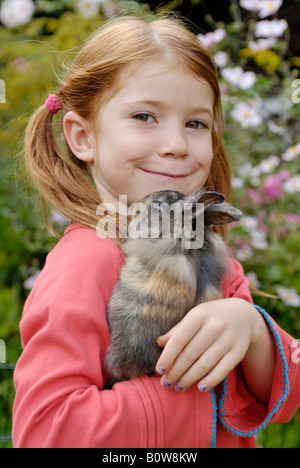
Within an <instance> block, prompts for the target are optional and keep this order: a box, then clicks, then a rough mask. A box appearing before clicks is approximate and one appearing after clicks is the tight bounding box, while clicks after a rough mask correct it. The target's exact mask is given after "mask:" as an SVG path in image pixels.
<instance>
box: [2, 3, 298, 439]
mask: <svg viewBox="0 0 300 468" xmlns="http://www.w3.org/2000/svg"><path fill="white" fill-rule="evenodd" d="M199 2H200V0H193V1H192V4H197V3H199ZM201 2H202V3H205V2H203V1H202V0H201ZM76 4H77V2H76V1H75V0H57V1H37V2H36V6H37V10H36V12H35V15H34V17H33V18H32V19H31V20H30V21H29V22H28V23H27V24H25V25H23V26H19V27H15V28H8V27H4V26H0V43H1V48H0V79H2V80H4V81H5V83H6V103H5V104H0V141H1V154H0V179H1V185H0V232H1V236H0V283H1V290H0V317H1V321H0V338H1V339H3V340H5V342H6V345H7V360H8V362H10V363H15V362H16V361H17V359H18V357H19V355H20V353H21V343H20V338H19V329H18V327H19V321H20V318H21V313H22V308H23V304H24V302H25V300H26V297H27V296H28V293H29V289H27V288H28V287H29V286H28V282H27V283H26V281H27V280H28V278H32V277H34V275H35V274H36V273H37V272H38V271H39V270H41V269H42V267H43V265H44V262H45V258H46V255H47V253H48V252H49V251H50V250H51V249H52V248H53V246H54V245H55V242H56V240H54V239H52V238H51V237H50V235H49V234H48V232H47V230H46V228H45V226H44V224H43V221H42V216H41V212H40V209H39V205H38V203H37V198H36V195H35V193H34V192H33V191H32V189H31V187H30V184H29V183H28V181H27V179H26V177H25V174H24V169H23V163H22V154H21V151H22V139H23V132H24V129H25V126H26V123H27V120H28V118H29V116H30V115H31V114H32V112H33V111H34V110H35V109H36V108H37V107H39V106H40V105H41V104H42V103H43V102H44V100H45V99H46V97H47V95H48V93H52V92H55V89H56V83H57V81H56V75H57V74H58V75H59V74H60V67H59V62H60V61H61V60H65V58H66V59H67V60H69V59H72V58H73V57H74V54H75V53H76V50H77V48H78V46H79V45H80V44H81V43H82V42H83V41H84V40H85V39H86V38H87V37H88V36H89V35H90V34H91V33H93V31H95V30H96V29H97V28H98V27H99V26H100V25H101V24H102V23H103V21H104V20H105V17H104V14H105V11H106V10H105V8H108V7H109V8H110V10H109V11H110V14H111V13H114V12H115V10H116V9H117V8H118V6H119V4H121V6H120V8H119V10H121V11H122V13H126V14H127V13H130V14H138V15H141V14H143V15H151V16H152V15H153V13H152V12H151V11H150V8H149V7H145V6H141V5H140V4H139V3H138V2H130V3H129V2H128V3H127V2H118V1H114V2H106V3H105V4H103V5H102V7H101V8H102V9H101V10H100V12H99V14H98V15H96V16H95V17H93V18H87V17H85V16H83V14H81V13H80V12H79V11H78V8H77V7H76ZM180 4H181V2H180V1H172V2H162V6H161V9H160V10H159V11H158V13H160V12H161V13H164V12H167V11H171V10H172V9H173V8H177V7H180ZM107 11H108V10H107ZM232 13H233V20H232V22H231V23H230V24H223V23H218V24H216V23H215V22H214V20H213V18H211V17H208V16H207V17H206V19H207V21H208V22H209V24H210V25H211V27H212V30H216V29H223V30H224V31H225V32H226V34H225V36H224V37H223V39H222V40H221V41H220V42H216V43H214V44H213V45H211V46H210V47H211V50H212V52H213V53H214V54H216V53H217V52H220V51H222V52H225V53H226V54H227V63H226V65H223V66H220V84H221V88H222V90H223V109H224V115H225V121H226V126H225V135H224V142H225V146H226V148H227V151H228V154H229V157H230V162H231V166H232V175H233V178H234V181H235V186H234V196H233V198H234V200H233V201H234V204H235V205H236V206H239V207H241V209H242V211H243V213H244V218H245V219H247V218H249V220H250V224H249V225H247V223H244V224H243V223H241V224H239V225H238V226H235V227H233V228H232V229H231V231H230V235H229V238H230V244H231V246H232V250H233V254H234V255H235V256H236V257H237V258H239V259H240V260H241V261H242V263H243V266H244V268H245V271H246V273H247V274H251V275H252V276H251V277H252V278H253V277H254V285H255V286H258V287H259V288H260V289H261V290H263V291H265V292H268V293H272V294H278V287H280V286H284V287H285V288H286V289H287V290H291V289H295V290H297V293H298V294H299V293H300V291H299V277H300V234H299V226H300V223H299V220H300V197H299V190H298V191H297V190H296V191H295V192H294V193H290V192H288V191H287V190H286V189H285V188H284V187H286V185H284V184H285V183H288V182H289V181H291V180H292V178H293V177H294V176H296V175H297V174H298V173H299V156H297V157H296V156H295V157H293V158H291V159H290V160H288V158H285V157H284V154H285V153H286V151H287V150H288V149H289V148H291V147H294V150H293V151H294V152H296V150H297V147H296V146H295V145H297V144H298V143H300V141H299V134H300V119H299V114H300V113H299V105H300V104H295V103H292V100H291V96H292V92H293V88H292V87H291V84H292V82H293V80H295V79H296V78H297V77H298V74H297V70H296V68H295V67H294V65H293V64H295V63H297V60H296V61H295V60H293V58H291V57H290V55H289V54H288V39H289V37H288V32H286V33H285V36H284V37H282V38H280V39H279V40H277V41H275V43H274V45H273V46H272V47H270V48H269V49H268V50H264V51H259V52H255V51H253V50H252V49H251V47H249V42H250V41H255V40H256V38H255V37H254V31H255V24H256V21H257V18H255V16H254V15H250V16H249V21H241V16H240V11H239V9H238V2H237V1H233V2H232ZM106 14H107V13H106ZM57 52H59V54H58V57H59V59H57V58H56V57H57ZM237 66H241V67H242V68H243V70H244V71H249V70H250V71H253V72H254V73H255V83H254V84H253V85H252V86H250V87H249V88H244V89H243V88H242V87H241V86H240V84H241V82H238V83H233V82H232V81H230V80H228V79H226V78H225V75H224V69H226V68H230V67H231V68H236V67H237ZM239 103H249V104H250V106H252V107H253V109H254V110H255V111H256V112H257V113H258V114H259V115H260V116H261V120H260V121H259V123H258V124H257V125H256V124H255V125H249V126H242V125H241V123H243V119H242V117H241V119H240V120H238V119H237V118H236V117H234V113H233V111H234V109H235V107H236V105H237V104H239ZM280 103H281V104H280ZM272 106H273V107H272ZM276 106H277V107H276ZM272 109H273V110H272ZM274 109H275V110H274ZM299 154H300V149H299ZM271 155H272V156H276V157H277V158H278V159H277V162H276V164H275V165H273V166H272V165H270V166H269V168H268V165H267V166H265V167H264V168H263V167H262V163H264V162H267V161H268V160H269V159H268V158H269V157H270V156H271ZM246 163H247V165H245V164H246ZM282 171H285V179H284V178H283V172H282ZM271 176H272V177H274V178H275V179H276V180H277V181H278V180H280V184H279V186H278V187H277V189H278V192H277V194H275V195H274V193H273V198H272V193H270V191H269V192H268V185H267V182H268V178H269V177H271ZM271 182H272V181H271ZM291 214H292V215H296V217H294V218H293V221H291V219H292V218H291V216H290V217H289V218H288V217H287V215H291ZM297 217H298V218H297ZM253 220H254V221H256V224H255V227H249V226H253ZM58 228H60V229H61V230H62V229H63V228H61V227H59V226H58ZM257 233H260V234H261V238H260V241H261V242H262V244H261V245H260V246H259V244H258V243H257V239H256V238H255V235H256V234H257ZM252 281H253V280H252ZM255 300H256V302H257V303H259V304H260V305H261V306H262V307H264V308H265V309H266V310H267V311H268V312H269V313H270V314H271V315H272V316H273V317H274V318H275V320H276V321H277V322H278V323H279V324H280V325H281V326H282V327H283V328H284V329H285V330H287V331H288V332H289V333H291V334H292V335H293V336H295V338H298V337H300V318H299V307H296V306H291V305H289V303H288V302H287V300H286V299H285V298H284V297H281V298H280V299H269V298H265V297H260V296H257V297H255ZM12 401H13V384H12V379H11V371H10V370H3V369H2V370H1V369H0V434H7V433H9V432H10V429H11V427H10V426H11V423H10V420H11V407H12ZM0 443H1V442H0ZM259 443H260V444H262V445H263V446H265V447H299V444H300V435H299V414H298V415H296V416H295V417H294V419H293V421H292V422H291V423H290V424H288V425H286V426H281V425H273V426H271V427H270V428H269V429H267V430H266V431H264V433H263V435H262V437H261V438H260V439H259ZM4 446H6V445H5V444H4Z"/></svg>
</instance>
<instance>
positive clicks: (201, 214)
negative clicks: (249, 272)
mask: <svg viewBox="0 0 300 468" xmlns="http://www.w3.org/2000/svg"><path fill="white" fill-rule="evenodd" d="M129 215H130V218H131V221H130V223H129V230H128V231H129V237H130V238H131V239H138V238H143V239H151V240H155V239H164V240H165V241H166V242H165V244H167V240H169V244H170V247H171V246H173V247H175V245H176V246H178V247H180V250H189V249H198V248H201V247H202V245H203V241H204V235H205V229H209V228H210V227H211V226H213V225H222V224H228V223H231V222H233V221H239V220H240V218H241V212H240V211H239V210H237V209H236V208H234V207H233V206H232V205H230V204H229V203H226V202H225V197H224V195H222V194H221V193H217V192H205V191H203V190H199V191H198V192H195V193H193V194H192V195H184V194H182V193H180V192H177V191H172V190H162V191H159V192H154V193H152V194H150V195H147V196H146V197H144V198H143V199H142V200H140V202H138V203H134V204H133V205H131V206H130V208H129Z"/></svg>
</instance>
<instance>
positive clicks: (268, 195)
mask: <svg viewBox="0 0 300 468" xmlns="http://www.w3.org/2000/svg"><path fill="white" fill-rule="evenodd" d="M262 190H263V193H264V195H265V199H266V201H267V202H272V201H275V200H278V199H279V198H280V197H281V196H282V187H281V180H280V179H279V178H278V176H269V177H267V178H266V180H265V183H264V185H263V187H262Z"/></svg>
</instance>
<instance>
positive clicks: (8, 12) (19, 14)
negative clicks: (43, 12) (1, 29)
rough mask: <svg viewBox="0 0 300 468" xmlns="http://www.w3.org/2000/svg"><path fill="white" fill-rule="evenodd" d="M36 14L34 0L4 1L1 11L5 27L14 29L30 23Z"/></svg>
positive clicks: (0, 17)
mask: <svg viewBox="0 0 300 468" xmlns="http://www.w3.org/2000/svg"><path fill="white" fill-rule="evenodd" d="M34 12H35V5H34V3H33V1H32V0H4V2H3V3H2V5H1V9H0V20H1V22H2V23H3V24H4V26H6V27H8V28H14V27H16V26H20V25H22V24H26V23H28V22H29V21H30V20H31V18H32V15H33V14H34Z"/></svg>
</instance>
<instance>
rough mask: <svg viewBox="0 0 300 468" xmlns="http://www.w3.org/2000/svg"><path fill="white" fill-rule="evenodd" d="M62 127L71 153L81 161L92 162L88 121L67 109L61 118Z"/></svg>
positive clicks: (92, 152)
mask: <svg viewBox="0 0 300 468" xmlns="http://www.w3.org/2000/svg"><path fill="white" fill-rule="evenodd" d="M63 129H64V135H65V139H66V140H67V143H68V145H69V148H70V149H71V151H72V153H73V154H75V156H77V158H78V159H81V160H82V161H85V162H93V161H94V150H93V145H92V132H91V129H90V126H89V124H88V122H87V121H86V120H84V119H83V118H82V117H80V116H79V115H78V114H76V112H73V111H69V112H67V113H66V115H65V116H64V118H63Z"/></svg>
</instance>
